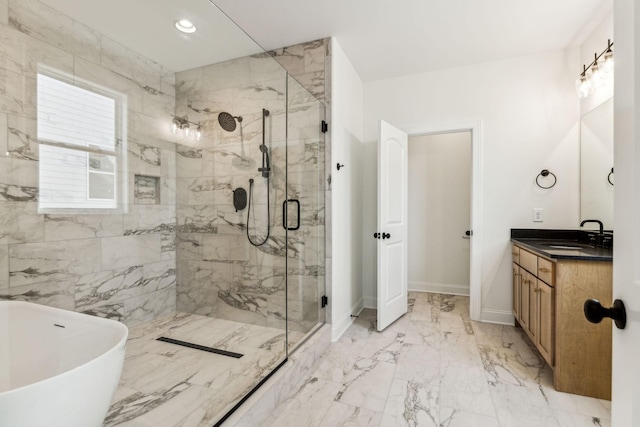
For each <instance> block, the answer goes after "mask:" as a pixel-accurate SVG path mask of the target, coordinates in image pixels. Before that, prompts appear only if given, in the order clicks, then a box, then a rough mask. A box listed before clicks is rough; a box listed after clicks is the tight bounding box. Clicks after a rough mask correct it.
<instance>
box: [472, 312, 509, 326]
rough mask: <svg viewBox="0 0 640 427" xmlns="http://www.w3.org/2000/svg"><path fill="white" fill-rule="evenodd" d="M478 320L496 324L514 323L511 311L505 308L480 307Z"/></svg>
mask: <svg viewBox="0 0 640 427" xmlns="http://www.w3.org/2000/svg"><path fill="white" fill-rule="evenodd" d="M480 321H481V322H484V323H496V324H498V325H509V326H513V325H514V320H513V313H512V312H511V311H505V310H491V309H488V308H484V309H482V312H481V315H480Z"/></svg>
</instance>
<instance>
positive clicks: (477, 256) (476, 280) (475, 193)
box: [403, 120, 492, 321]
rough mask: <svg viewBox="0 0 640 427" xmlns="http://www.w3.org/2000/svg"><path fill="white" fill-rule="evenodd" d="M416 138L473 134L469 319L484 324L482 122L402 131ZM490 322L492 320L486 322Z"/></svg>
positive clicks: (440, 125) (422, 126)
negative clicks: (458, 133)
mask: <svg viewBox="0 0 640 427" xmlns="http://www.w3.org/2000/svg"><path fill="white" fill-rule="evenodd" d="M403 130H404V131H405V132H407V134H408V135H409V138H411V137H414V136H423V135H435V134H442V133H453V132H464V131H470V132H471V224H470V225H471V230H473V237H472V238H471V242H470V245H471V246H470V256H469V262H470V265H469V316H470V317H471V319H472V320H477V321H480V320H482V121H481V120H477V121H461V122H454V123H443V124H425V125H418V126H413V127H409V128H404V129H403ZM486 320H488V321H491V320H492V319H486Z"/></svg>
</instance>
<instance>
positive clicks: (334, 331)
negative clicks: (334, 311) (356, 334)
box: [331, 298, 364, 342]
mask: <svg viewBox="0 0 640 427" xmlns="http://www.w3.org/2000/svg"><path fill="white" fill-rule="evenodd" d="M362 301H363V299H362V298H360V299H359V300H358V301H357V302H356V303H355V304H354V305H353V306H351V310H350V311H349V313H347V314H346V315H344V316H342V319H340V320H338V321H337V322H335V323H334V324H333V325H331V342H336V341H338V340H339V339H340V337H341V336H342V334H344V333H345V332H346V331H347V329H349V326H351V324H352V323H353V321H354V320H355V317H351V315H356V316H357V315H358V314H360V312H361V311H362V309H363V308H364V305H363V302H362Z"/></svg>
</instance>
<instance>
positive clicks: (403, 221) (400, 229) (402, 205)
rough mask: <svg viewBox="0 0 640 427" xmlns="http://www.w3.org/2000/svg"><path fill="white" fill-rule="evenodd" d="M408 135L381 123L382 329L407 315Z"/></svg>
mask: <svg viewBox="0 0 640 427" xmlns="http://www.w3.org/2000/svg"><path fill="white" fill-rule="evenodd" d="M407 149H408V136H407V134H406V133H405V132H403V131H401V130H400V129H397V128H395V127H393V126H391V125H390V124H389V123H386V122H384V121H380V139H379V140H378V230H377V235H378V240H377V241H378V330H379V331H381V330H383V329H384V328H386V327H387V326H389V325H390V324H391V323H393V322H394V321H395V320H396V319H398V318H399V317H400V316H402V315H403V314H405V313H406V312H407V280H408V279H407V271H408V269H407V265H408V264H407V199H408V190H407V187H408V176H409V175H408V154H407Z"/></svg>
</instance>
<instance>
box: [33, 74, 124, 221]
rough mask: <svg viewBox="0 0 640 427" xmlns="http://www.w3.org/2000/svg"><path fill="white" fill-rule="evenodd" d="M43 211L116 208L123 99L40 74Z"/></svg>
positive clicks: (39, 108) (119, 175) (39, 104)
mask: <svg viewBox="0 0 640 427" xmlns="http://www.w3.org/2000/svg"><path fill="white" fill-rule="evenodd" d="M37 96H38V98H37V99H38V101H37V105H38V124H37V132H38V141H39V143H40V165H39V166H40V184H39V185H40V194H39V211H40V212H44V211H49V212H57V211H59V210H69V209H109V210H112V209H117V208H118V207H119V205H121V203H119V201H120V200H122V197H121V196H122V193H123V189H124V186H123V185H119V182H121V181H122V182H124V180H121V179H120V177H121V176H122V177H123V176H125V175H124V174H123V173H122V172H123V169H124V161H123V159H122V157H124V156H121V153H122V152H123V151H122V150H123V147H122V145H123V144H122V143H121V142H122V141H123V138H122V135H121V133H122V132H121V129H122V127H123V126H122V125H123V121H124V120H123V118H122V117H119V115H121V111H122V110H123V106H122V104H123V98H122V97H120V96H119V95H117V94H115V93H109V92H108V91H107V90H104V89H102V88H98V87H96V86H91V85H89V84H82V86H81V85H80V84H78V83H74V84H71V83H69V82H67V81H65V79H63V78H59V77H58V76H56V77H52V76H51V74H42V73H39V74H38V90H37Z"/></svg>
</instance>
